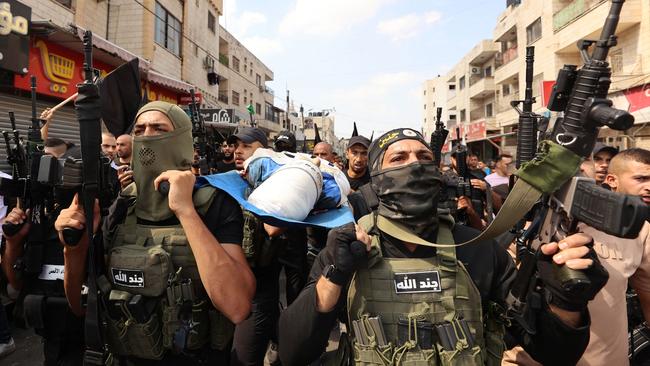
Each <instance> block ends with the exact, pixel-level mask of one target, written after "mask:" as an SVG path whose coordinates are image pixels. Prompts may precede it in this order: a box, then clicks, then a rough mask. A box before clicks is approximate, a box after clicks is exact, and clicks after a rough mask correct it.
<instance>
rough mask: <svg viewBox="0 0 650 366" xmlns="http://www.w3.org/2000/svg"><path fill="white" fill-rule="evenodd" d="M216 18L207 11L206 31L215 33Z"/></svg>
mask: <svg viewBox="0 0 650 366" xmlns="http://www.w3.org/2000/svg"><path fill="white" fill-rule="evenodd" d="M216 23H217V22H216V18H215V16H214V15H213V14H212V12H211V11H208V29H209V30H210V31H212V33H215V24H216Z"/></svg>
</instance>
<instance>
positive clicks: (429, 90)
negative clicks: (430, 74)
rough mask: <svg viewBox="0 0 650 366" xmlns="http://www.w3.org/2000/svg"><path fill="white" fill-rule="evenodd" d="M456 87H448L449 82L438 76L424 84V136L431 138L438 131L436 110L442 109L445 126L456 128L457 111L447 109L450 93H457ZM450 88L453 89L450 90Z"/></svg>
mask: <svg viewBox="0 0 650 366" xmlns="http://www.w3.org/2000/svg"><path fill="white" fill-rule="evenodd" d="M455 87H456V86H455V85H448V84H447V80H446V79H445V78H443V77H442V76H440V75H438V76H436V77H435V78H433V79H429V80H425V82H424V83H423V84H422V108H423V115H424V119H423V121H422V134H423V136H425V138H427V139H428V138H430V137H431V133H432V132H433V131H434V130H435V129H436V113H437V112H436V110H437V109H438V108H442V116H441V120H442V121H443V122H444V123H445V126H446V127H447V128H448V129H449V128H453V127H454V126H456V111H450V110H449V109H448V108H447V95H448V93H455V92H456V90H455ZM449 88H452V89H451V90H449Z"/></svg>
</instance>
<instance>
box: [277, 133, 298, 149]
mask: <svg viewBox="0 0 650 366" xmlns="http://www.w3.org/2000/svg"><path fill="white" fill-rule="evenodd" d="M279 142H283V143H285V144H287V145H289V146H290V147H292V148H294V149H295V148H296V136H295V135H294V134H293V133H291V132H290V131H287V130H284V131H281V132H280V133H279V134H278V136H277V137H276V138H275V144H276V145H277V144H278V143H279Z"/></svg>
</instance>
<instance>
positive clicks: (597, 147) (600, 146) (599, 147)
mask: <svg viewBox="0 0 650 366" xmlns="http://www.w3.org/2000/svg"><path fill="white" fill-rule="evenodd" d="M603 150H605V151H609V152H610V153H611V154H612V156H614V155H616V154H618V149H617V148H615V147H614V146H607V145H605V144H603V143H602V142H597V143H596V145H595V146H594V149H593V150H592V155H596V154H598V153H599V152H601V151H603Z"/></svg>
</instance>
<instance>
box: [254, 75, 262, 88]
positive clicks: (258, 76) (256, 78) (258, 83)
mask: <svg viewBox="0 0 650 366" xmlns="http://www.w3.org/2000/svg"><path fill="white" fill-rule="evenodd" d="M255 82H256V83H257V85H259V86H261V85H262V77H261V76H260V74H255Z"/></svg>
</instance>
